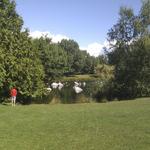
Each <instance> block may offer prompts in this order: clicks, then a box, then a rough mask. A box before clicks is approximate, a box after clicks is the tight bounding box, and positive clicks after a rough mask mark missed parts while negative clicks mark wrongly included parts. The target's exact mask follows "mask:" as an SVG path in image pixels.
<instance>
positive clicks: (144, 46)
mask: <svg viewBox="0 0 150 150" xmlns="http://www.w3.org/2000/svg"><path fill="white" fill-rule="evenodd" d="M148 4H149V0H146V1H144V3H143V5H142V8H141V11H140V14H139V16H135V15H134V13H133V10H132V9H127V8H126V7H122V8H121V9H120V18H119V20H118V23H117V24H116V25H114V26H113V27H112V29H111V30H110V31H109V33H108V37H109V38H108V39H109V41H115V44H114V45H113V47H112V51H111V52H109V53H108V59H109V63H110V64H113V65H115V80H114V82H115V84H114V85H115V90H114V91H115V92H114V95H115V96H116V97H119V98H133V97H137V96H149V95H150V90H149V85H148V83H149V82H150V81H149V77H148V76H149V69H148V68H149V63H150V56H149V52H150V47H149V44H148V43H149V33H148V32H147V27H148V23H147V22H148V21H149V19H147V18H149V13H147V12H149V8H150V7H147V6H148Z"/></svg>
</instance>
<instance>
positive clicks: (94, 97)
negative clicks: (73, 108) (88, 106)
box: [48, 80, 107, 104]
mask: <svg viewBox="0 0 150 150" xmlns="http://www.w3.org/2000/svg"><path fill="white" fill-rule="evenodd" d="M59 84H60V85H62V86H61V88H59ZM106 84H107V81H104V80H97V81H82V82H80V81H78V82H77V81H74V82H73V81H69V82H64V83H58V82H55V83H50V84H49V89H50V90H49V94H48V103H49V102H52V103H64V104H69V103H82V102H91V101H100V100H101V99H103V98H104V97H105V95H104V94H105V92H104V91H105V87H106Z"/></svg>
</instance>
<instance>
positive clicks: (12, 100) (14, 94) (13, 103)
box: [10, 87, 17, 106]
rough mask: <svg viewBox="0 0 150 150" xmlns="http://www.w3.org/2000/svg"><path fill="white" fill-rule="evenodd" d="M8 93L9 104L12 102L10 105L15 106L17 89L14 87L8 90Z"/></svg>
mask: <svg viewBox="0 0 150 150" xmlns="http://www.w3.org/2000/svg"><path fill="white" fill-rule="evenodd" d="M10 95H11V104H12V106H15V104H16V96H17V90H16V88H15V87H14V88H12V89H11V90H10Z"/></svg>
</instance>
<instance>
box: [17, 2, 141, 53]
mask: <svg viewBox="0 0 150 150" xmlns="http://www.w3.org/2000/svg"><path fill="white" fill-rule="evenodd" d="M16 4H17V5H16V9H17V12H18V13H19V15H20V16H22V18H23V20H24V27H25V28H28V29H29V30H30V35H31V36H32V37H39V36H41V35H45V34H47V35H48V36H49V37H51V38H52V41H53V42H58V41H61V39H73V40H75V41H76V42H77V43H78V44H79V47H80V49H83V50H84V49H86V50H87V51H88V53H90V54H91V55H93V56H98V55H99V54H102V53H103V51H102V48H103V46H108V42H107V33H108V30H109V29H110V28H111V27H112V26H113V25H114V24H116V23H117V20H118V18H119V15H118V12H119V8H120V7H121V6H127V7H131V8H133V10H134V12H135V14H138V12H139V10H140V7H141V0H16Z"/></svg>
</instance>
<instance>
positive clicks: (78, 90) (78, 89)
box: [73, 86, 83, 94]
mask: <svg viewBox="0 0 150 150" xmlns="http://www.w3.org/2000/svg"><path fill="white" fill-rule="evenodd" d="M73 89H74V90H75V92H76V93H77V94H78V93H81V92H82V91H83V89H81V88H80V87H78V86H74V87H73Z"/></svg>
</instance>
